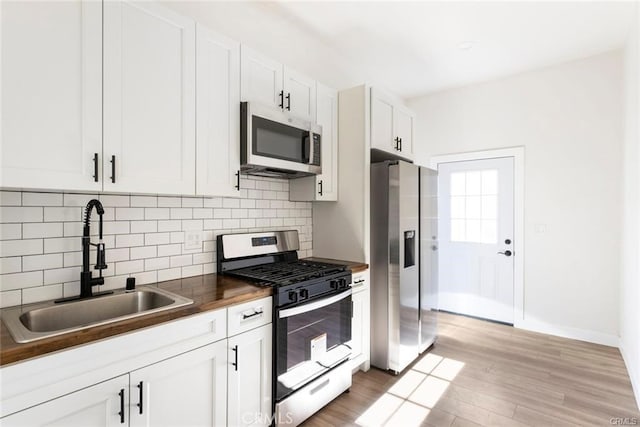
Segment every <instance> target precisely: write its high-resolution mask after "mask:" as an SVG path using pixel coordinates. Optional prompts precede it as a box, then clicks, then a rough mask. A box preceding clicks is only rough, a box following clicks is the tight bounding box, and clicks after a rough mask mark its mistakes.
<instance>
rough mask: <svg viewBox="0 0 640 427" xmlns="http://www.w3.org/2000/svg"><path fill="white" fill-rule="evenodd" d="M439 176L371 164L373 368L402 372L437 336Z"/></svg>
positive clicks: (403, 165) (398, 164) (408, 166)
mask: <svg viewBox="0 0 640 427" xmlns="http://www.w3.org/2000/svg"><path fill="white" fill-rule="evenodd" d="M437 230H438V226H437V173H436V172H435V171H433V170H431V169H427V168H421V167H418V166H416V165H414V164H412V163H408V162H404V161H385V162H381V163H374V164H372V165H371V364H372V365H373V366H376V367H378V368H380V369H385V370H391V371H393V372H395V373H399V372H401V371H402V370H404V369H405V368H406V367H407V366H408V365H409V364H411V362H413V361H414V360H415V359H416V358H417V357H418V355H419V354H420V353H422V352H423V351H424V350H426V349H427V348H429V347H430V346H431V345H432V344H433V343H434V342H435V340H436V336H437V315H436V310H437V271H438V269H437V268H438V267H437V245H438V243H437Z"/></svg>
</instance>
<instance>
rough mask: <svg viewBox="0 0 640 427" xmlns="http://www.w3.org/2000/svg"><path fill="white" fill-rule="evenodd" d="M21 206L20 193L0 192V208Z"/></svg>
mask: <svg viewBox="0 0 640 427" xmlns="http://www.w3.org/2000/svg"><path fill="white" fill-rule="evenodd" d="M20 205H22V193H21V192H19V191H0V206H20Z"/></svg>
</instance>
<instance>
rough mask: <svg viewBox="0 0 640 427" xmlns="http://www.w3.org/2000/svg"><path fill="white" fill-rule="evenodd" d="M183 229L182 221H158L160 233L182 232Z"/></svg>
mask: <svg viewBox="0 0 640 427" xmlns="http://www.w3.org/2000/svg"><path fill="white" fill-rule="evenodd" d="M181 229H182V220H179V219H171V220H166V221H158V231H160V232H164V231H180V230H181Z"/></svg>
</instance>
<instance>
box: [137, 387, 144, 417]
mask: <svg viewBox="0 0 640 427" xmlns="http://www.w3.org/2000/svg"><path fill="white" fill-rule="evenodd" d="M142 385H143V384H142V381H140V383H139V384H138V389H139V390H138V393H139V395H140V403H138V404H137V406H138V407H139V408H140V414H142V402H143V398H144V397H143V393H144V391H143V390H144V387H143V386H142Z"/></svg>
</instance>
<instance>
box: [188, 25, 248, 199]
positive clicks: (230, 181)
mask: <svg viewBox="0 0 640 427" xmlns="http://www.w3.org/2000/svg"><path fill="white" fill-rule="evenodd" d="M196 55H197V58H198V61H197V70H196V86H197V88H198V96H197V106H196V127H197V129H196V194H197V195H200V196H227V197H238V193H239V189H240V188H239V175H238V174H239V173H240V135H239V133H240V44H239V43H238V42H235V41H233V40H230V39H228V38H226V37H224V36H221V35H219V34H217V33H215V32H213V31H211V30H209V29H207V28H206V27H204V26H202V25H200V24H198V27H197V42H196Z"/></svg>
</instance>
